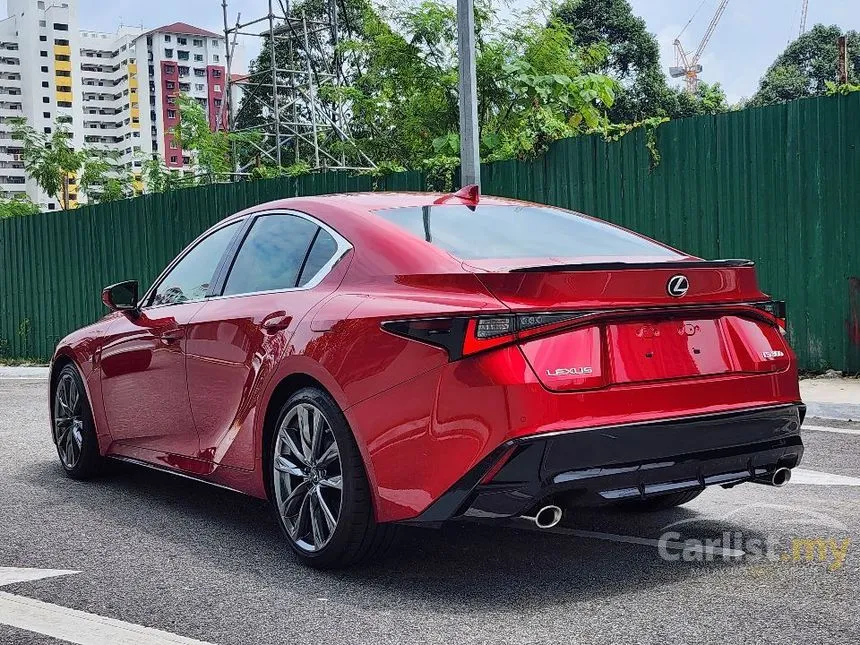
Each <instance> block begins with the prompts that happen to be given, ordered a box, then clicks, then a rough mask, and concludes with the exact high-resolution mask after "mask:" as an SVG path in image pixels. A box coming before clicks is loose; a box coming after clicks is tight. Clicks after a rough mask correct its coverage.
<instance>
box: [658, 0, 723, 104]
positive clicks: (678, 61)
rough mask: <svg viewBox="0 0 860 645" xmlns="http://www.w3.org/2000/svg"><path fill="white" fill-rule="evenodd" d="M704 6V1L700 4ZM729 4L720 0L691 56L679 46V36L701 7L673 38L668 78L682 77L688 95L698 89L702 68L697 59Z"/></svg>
mask: <svg viewBox="0 0 860 645" xmlns="http://www.w3.org/2000/svg"><path fill="white" fill-rule="evenodd" d="M702 4H704V0H703V2H702ZM727 4H729V0H720V4H719V6H718V7H717V12H716V13H715V14H714V17H713V18H711V22H710V24H709V25H708V28H707V30H706V31H705V35H704V36H703V37H702V42H700V43H699V47H698V48H697V49H696V51H695V53H694V54H693V55H692V56H691V55H690V54H689V53H688V52H687V51H686V50H685V49H684V46H683V45H682V44H681V36H682V35H683V34H684V32H685V31H686V30H687V27H689V26H690V23H691V22H693V18H695V17H696V13H698V12H699V9H701V8H702V5H699V9H696V13H694V14H693V17H692V18H690V20H689V21H688V22H687V24H686V25H685V26H684V28H683V29H682V30H681V33H680V34H678V37H677V38H675V65H674V66H673V67H670V68H669V76H671V77H672V78H681V77H682V76H683V77H684V78H685V79H686V83H687V92H689V93H690V94H695V93H696V90H697V89H698V87H699V74H700V73H701V71H702V66H701V65H700V64H699V59H700V58H701V57H702V53H703V52H704V51H705V47H707V46H708V42H710V40H711V36H713V35H714V30H715V29H716V28H717V24H718V23H719V22H720V18H722V17H723V13H724V12H725V10H726V5H727Z"/></svg>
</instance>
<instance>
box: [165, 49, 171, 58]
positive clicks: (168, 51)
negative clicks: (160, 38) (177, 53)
mask: <svg viewBox="0 0 860 645" xmlns="http://www.w3.org/2000/svg"><path fill="white" fill-rule="evenodd" d="M164 57H165V58H173V50H172V49H165V50H164Z"/></svg>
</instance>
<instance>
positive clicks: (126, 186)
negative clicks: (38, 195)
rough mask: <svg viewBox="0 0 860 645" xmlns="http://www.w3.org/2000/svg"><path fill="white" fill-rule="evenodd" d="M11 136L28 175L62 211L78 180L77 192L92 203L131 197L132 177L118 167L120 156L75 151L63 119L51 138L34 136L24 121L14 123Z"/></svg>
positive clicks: (40, 135) (85, 149) (90, 150)
mask: <svg viewBox="0 0 860 645" xmlns="http://www.w3.org/2000/svg"><path fill="white" fill-rule="evenodd" d="M12 136H13V138H15V139H19V140H21V145H22V148H23V156H24V169H25V170H26V171H27V174H28V175H29V176H30V177H32V178H33V179H34V180H35V181H36V183H37V184H38V185H39V187H40V188H41V189H42V190H44V191H45V192H46V193H47V194H48V195H49V196H51V197H53V198H54V199H56V200H57V201H58V202H59V203H60V207H61V208H62V209H63V210H68V208H69V206H70V205H71V200H70V194H71V192H72V190H73V189H72V188H71V186H72V181H71V180H72V179H74V178H77V179H78V184H77V190H78V191H80V192H83V193H85V194H86V196H87V199H88V200H89V201H91V202H93V203H99V202H104V201H113V200H116V199H125V198H126V197H132V196H133V195H134V190H133V188H132V181H133V179H134V177H133V175H132V173H131V171H130V170H128V169H127V168H125V167H124V166H122V165H121V164H120V162H119V157H120V155H119V153H117V152H105V151H101V150H94V149H90V148H83V149H81V150H75V148H74V146H73V145H72V135H71V133H70V132H69V127H68V122H67V121H66V120H65V119H63V118H62V117H60V118H58V119H57V121H56V123H55V124H54V127H53V129H52V134H50V135H47V134H43V133H41V132H37V131H36V130H35V129H34V128H33V127H32V126H30V125H28V124H27V122H26V121H25V120H24V119H16V120H15V121H13V126H12Z"/></svg>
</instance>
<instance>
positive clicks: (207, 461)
mask: <svg viewBox="0 0 860 645" xmlns="http://www.w3.org/2000/svg"><path fill="white" fill-rule="evenodd" d="M103 300H104V302H105V304H106V305H107V306H108V307H109V308H110V309H111V310H112V313H110V314H108V315H107V316H106V317H105V318H103V319H102V320H100V321H98V322H97V323H95V324H93V325H90V326H89V327H85V328H83V329H81V330H79V331H76V332H74V333H72V334H71V335H69V336H68V337H67V338H65V339H64V340H63V341H61V342H60V344H59V346H58V347H57V350H56V353H55V355H54V358H53V362H52V368H51V380H50V383H51V388H50V396H51V420H52V425H53V438H54V441H55V443H56V445H57V450H58V453H59V457H60V461H61V463H62V466H63V468H64V469H65V470H66V472H67V473H68V474H69V475H70V476H72V477H75V478H85V477H90V476H92V475H93V474H95V473H97V472H98V469H99V466H100V465H101V464H102V463H103V459H105V458H114V459H121V460H125V461H130V462H134V463H137V464H142V465H146V466H150V467H154V468H159V469H163V470H168V471H170V472H174V473H178V474H182V475H185V476H190V477H194V478H198V479H201V480H205V481H207V482H210V483H213V484H218V485H221V486H225V487H228V488H231V489H234V490H237V491H241V492H243V493H246V494H249V495H253V496H255V497H260V498H265V499H268V500H270V502H271V504H272V506H273V508H274V511H275V515H276V517H277V519H278V522H279V524H280V526H281V528H282V529H283V532H284V534H285V535H286V537H287V539H288V541H289V544H290V545H291V546H292V548H293V550H294V551H295V552H296V553H297V554H298V555H299V557H300V558H301V559H302V560H303V561H305V562H307V563H309V564H312V565H315V566H320V567H334V566H343V565H346V564H349V563H352V562H355V561H357V560H360V559H363V558H365V557H367V556H369V555H372V554H374V553H377V552H379V551H380V550H382V549H383V548H384V547H385V546H386V545H388V544H389V543H390V542H391V540H392V539H393V536H394V532H395V529H396V527H397V524H398V523H404V522H408V523H415V524H421V525H429V526H435V525H439V524H440V523H442V522H446V521H449V520H454V519H461V518H473V519H480V520H491V519H502V518H511V517H517V516H525V517H529V518H531V519H533V520H534V521H535V522H536V523H537V524H538V525H539V526H542V527H548V526H552V525H554V524H555V523H557V522H558V520H559V519H560V518H561V513H562V508H563V507H568V506H571V505H579V504H595V503H598V504H610V503H614V504H622V505H625V506H627V507H629V508H640V509H653V508H665V507H667V506H672V505H677V504H682V503H684V502H686V501H689V500H691V499H692V498H693V497H695V496H696V495H698V494H699V493H700V492H701V491H702V490H703V489H704V488H705V487H707V486H710V485H722V486H725V487H731V486H735V485H737V484H740V483H743V482H759V483H765V484H771V485H780V484H782V483H784V482H785V481H787V479H788V477H789V475H790V470H789V469H791V468H793V467H794V466H796V465H797V464H798V463H799V462H800V459H801V456H802V454H803V445H802V442H801V438H800V424H801V422H802V420H803V415H804V410H805V408H804V406H803V404H802V403H801V401H800V393H799V389H798V382H797V370H796V365H795V359H794V356H793V354H792V352H791V350H790V349H789V347H788V345H787V343H786V341H785V338H784V335H785V333H784V329H785V320H784V318H785V313H784V305H783V303H779V302H774V301H771V300H769V299H768V297H767V296H766V295H765V294H763V293H762V292H761V291H760V290H759V288H758V286H757V285H756V277H755V269H754V267H753V264H752V262H748V261H744V260H721V261H703V260H700V259H698V258H695V257H691V256H689V255H686V254H684V253H682V252H679V251H676V250H674V249H672V248H669V247H667V246H665V245H663V244H660V243H658V242H655V241H652V240H650V239H647V238H645V237H642V236H640V235H637V234H635V233H632V232H630V231H627V230H625V229H622V228H618V227H616V226H611V225H609V224H606V223H604V222H601V221H599V220H595V219H592V218H589V217H586V216H584V215H581V214H578V213H574V212H570V211H565V210H561V209H558V208H552V207H548V206H542V205H537V204H529V203H523V202H518V201H513V200H509V199H500V198H494V197H492V198H479V197H478V195H477V192H476V191H475V190H474V189H464V190H463V191H460V192H459V193H455V194H454V195H442V196H440V195H429V194H399V193H398V194H392V193H390V194H385V193H373V194H352V195H330V196H323V197H307V198H296V199H285V200H282V201H277V202H272V203H269V204H263V205H261V206H257V207H254V208H251V209H249V210H246V211H243V212H241V213H238V214H237V215H234V216H232V217H228V218H226V219H224V220H223V221H221V222H220V223H219V224H217V225H216V226H214V227H213V228H211V229H210V230H208V231H206V232H205V233H204V234H203V235H201V236H200V237H199V238H198V239H197V240H195V241H194V242H193V243H192V244H191V245H190V246H189V247H188V248H187V249H185V250H184V251H183V252H182V253H181V254H180V255H179V256H178V257H177V258H176V259H175V260H174V261H173V262H172V263H171V264H170V265H169V266H168V267H167V268H166V269H165V270H164V272H163V273H162V274H161V276H160V277H159V278H158V279H157V280H156V281H155V282H154V283H153V285H152V286H151V287H150V288H149V290H148V291H146V293H144V294H143V295H142V296H139V295H138V290H137V283H136V282H133V281H131V282H124V283H120V284H117V285H113V286H111V287H108V288H107V289H105V291H104V294H103Z"/></svg>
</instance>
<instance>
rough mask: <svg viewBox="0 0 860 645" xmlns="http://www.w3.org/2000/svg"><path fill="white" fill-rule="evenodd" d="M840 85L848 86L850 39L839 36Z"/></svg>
mask: <svg viewBox="0 0 860 645" xmlns="http://www.w3.org/2000/svg"><path fill="white" fill-rule="evenodd" d="M837 44H838V47H839V69H838V72H839V84H840V85H847V84H848V37H847V36H839V41H838V43H837Z"/></svg>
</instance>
